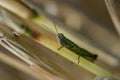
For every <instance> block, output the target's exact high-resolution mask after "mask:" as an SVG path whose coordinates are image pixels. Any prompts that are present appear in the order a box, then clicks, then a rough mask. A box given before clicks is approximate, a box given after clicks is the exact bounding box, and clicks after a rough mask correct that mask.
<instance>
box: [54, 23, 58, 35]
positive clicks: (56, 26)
mask: <svg viewBox="0 0 120 80" xmlns="http://www.w3.org/2000/svg"><path fill="white" fill-rule="evenodd" d="M53 24H54V26H55V30H56V33H57V34H59V33H58V30H57V26H56V24H55V22H53Z"/></svg>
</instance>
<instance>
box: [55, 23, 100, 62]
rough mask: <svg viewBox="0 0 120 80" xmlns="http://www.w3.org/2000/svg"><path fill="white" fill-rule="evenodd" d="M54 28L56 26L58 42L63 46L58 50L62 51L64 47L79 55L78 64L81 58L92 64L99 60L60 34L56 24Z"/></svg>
mask: <svg viewBox="0 0 120 80" xmlns="http://www.w3.org/2000/svg"><path fill="white" fill-rule="evenodd" d="M54 26H55V29H56V32H57V40H58V42H59V44H60V46H61V47H60V48H58V50H60V49H61V48H63V47H66V48H67V49H69V50H71V51H73V52H74V53H76V54H77V55H78V64H79V62H80V56H82V57H84V58H85V59H87V60H89V61H91V62H94V61H95V60H96V59H97V56H98V55H96V54H92V53H90V52H88V51H87V50H85V49H83V48H80V47H79V46H78V45H76V44H75V43H74V42H72V41H71V40H69V39H68V38H66V37H65V36H64V35H63V34H62V33H59V32H58V30H57V27H56V25H55V23H54Z"/></svg>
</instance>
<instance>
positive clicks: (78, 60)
mask: <svg viewBox="0 0 120 80" xmlns="http://www.w3.org/2000/svg"><path fill="white" fill-rule="evenodd" d="M79 63H80V55H79V56H78V64H79Z"/></svg>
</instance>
